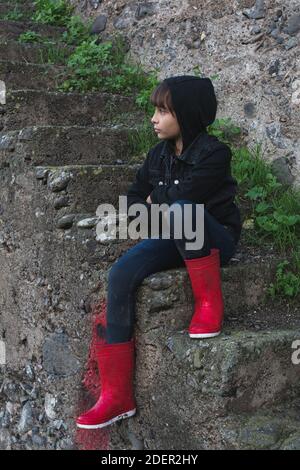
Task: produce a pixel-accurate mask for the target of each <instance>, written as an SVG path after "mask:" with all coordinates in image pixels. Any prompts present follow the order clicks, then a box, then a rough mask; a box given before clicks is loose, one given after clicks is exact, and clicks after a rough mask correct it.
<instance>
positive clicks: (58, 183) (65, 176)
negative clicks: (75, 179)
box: [48, 171, 71, 192]
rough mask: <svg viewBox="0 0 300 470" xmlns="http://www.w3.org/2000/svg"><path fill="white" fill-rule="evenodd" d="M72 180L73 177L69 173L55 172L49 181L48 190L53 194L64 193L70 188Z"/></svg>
mask: <svg viewBox="0 0 300 470" xmlns="http://www.w3.org/2000/svg"><path fill="white" fill-rule="evenodd" d="M70 179H71V175H70V173H69V172H67V171H62V172H57V171H56V172H53V173H51V174H50V176H49V179H48V188H49V189H50V191H53V192H58V191H62V190H63V189H65V188H66V187H67V186H68V183H69V181H70Z"/></svg>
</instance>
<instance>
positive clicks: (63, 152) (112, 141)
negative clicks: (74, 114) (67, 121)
mask: <svg viewBox="0 0 300 470" xmlns="http://www.w3.org/2000/svg"><path fill="white" fill-rule="evenodd" d="M138 132H139V128H138V127H135V128H128V127H124V126H121V125H120V126H118V125H116V126H115V127H105V126H103V127H80V126H61V127H59V126H47V127H27V128H24V129H22V130H21V131H10V132H2V133H0V161H1V162H2V165H9V164H11V163H12V160H13V158H14V159H18V160H19V161H23V162H24V161H26V162H31V164H33V165H35V166H41V165H70V164H89V165H97V164H120V163H137V158H138V157H137V156H135V155H134V154H133V152H132V144H131V142H132V139H134V137H135V136H136V134H137V133H138ZM143 159H144V156H140V160H141V161H142V160H143Z"/></svg>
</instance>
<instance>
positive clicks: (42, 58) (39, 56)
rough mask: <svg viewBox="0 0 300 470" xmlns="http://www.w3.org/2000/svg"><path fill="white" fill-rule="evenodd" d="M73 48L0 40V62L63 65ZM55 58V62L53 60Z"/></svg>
mask: <svg viewBox="0 0 300 470" xmlns="http://www.w3.org/2000/svg"><path fill="white" fill-rule="evenodd" d="M73 49H74V48H73V47H71V46H62V45H60V44H57V45H56V44H54V45H52V46H51V47H48V46H46V45H43V44H34V43H20V42H18V41H13V40H8V39H7V40H5V39H1V38H0V60H8V61H15V62H25V63H28V62H30V63H31V64H39V63H42V64H47V63H48V62H49V60H50V62H52V61H54V62H55V63H56V64H64V63H65V61H64V58H65V57H68V55H70V54H71V52H72V50H73ZM53 57H55V60H54V59H53Z"/></svg>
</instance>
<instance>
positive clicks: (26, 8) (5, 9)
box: [0, 2, 34, 19]
mask: <svg viewBox="0 0 300 470" xmlns="http://www.w3.org/2000/svg"><path fill="white" fill-rule="evenodd" d="M15 11H16V12H17V13H23V14H24V16H25V17H27V18H28V17H29V16H31V15H32V13H33V12H34V6H33V5H32V4H31V2H28V3H20V4H19V3H17V2H11V3H8V2H0V19H1V18H3V16H5V15H7V14H8V13H12V12H15Z"/></svg>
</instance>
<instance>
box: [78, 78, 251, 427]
mask: <svg viewBox="0 0 300 470" xmlns="http://www.w3.org/2000/svg"><path fill="white" fill-rule="evenodd" d="M151 103H152V104H153V105H154V106H155V113H154V115H153V117H152V119H151V122H152V124H153V126H154V130H155V132H156V133H157V136H158V138H159V139H160V140H161V142H159V143H158V144H157V145H155V146H154V147H153V148H151V149H150V150H149V151H148V154H147V157H146V159H145V161H144V163H143V165H142V166H141V168H140V169H139V170H138V171H137V174H136V178H135V181H134V183H133V184H132V185H131V186H130V188H129V190H128V193H127V204H128V208H129V207H130V206H131V205H132V204H134V203H137V202H138V203H141V204H143V205H144V206H145V207H146V208H147V211H148V213H149V214H150V208H151V204H153V203H155V204H163V203H165V204H167V207H168V211H166V212H165V214H166V215H167V216H168V219H167V220H168V223H169V229H170V237H169V239H163V238H161V236H159V237H158V238H147V239H144V240H142V241H140V242H138V243H137V244H136V245H135V246H133V247H132V248H130V249H129V250H128V251H127V252H126V253H125V254H123V255H122V256H121V257H120V258H119V259H118V260H117V261H116V262H115V263H114V264H113V265H112V267H111V269H110V272H109V277H108V293H107V311H106V327H105V331H104V337H105V341H104V344H103V342H102V343H100V342H99V344H98V346H97V363H98V368H99V374H100V377H101V394H100V397H99V399H98V401H97V403H96V404H95V405H94V406H93V408H91V409H90V410H89V411H87V412H86V413H84V414H82V415H81V416H79V417H78V418H77V421H76V422H77V426H78V427H80V428H85V429H96V428H102V427H104V426H108V425H109V424H111V423H113V422H115V421H117V420H119V419H123V418H128V417H130V416H133V415H134V414H135V412H136V402H135V398H134V391H133V376H134V364H135V360H134V359H135V343H134V337H133V329H134V319H135V292H136V290H137V288H138V286H139V285H140V284H141V283H142V281H143V280H144V279H145V277H147V276H149V275H150V274H153V273H156V272H159V271H163V270H166V269H171V268H175V267H180V266H183V267H184V266H185V267H186V269H187V271H188V274H189V277H190V281H191V286H192V290H193V294H194V300H195V306H194V313H193V316H192V319H191V322H190V325H189V328H188V334H189V336H190V337H191V338H198V339H201V338H210V337H214V336H217V335H219V334H220V332H221V328H222V323H223V297H222V288H221V272H220V267H221V266H224V265H226V264H227V263H228V261H229V260H230V259H231V257H232V256H233V255H234V253H235V251H236V248H237V244H238V241H239V238H240V233H241V227H242V223H241V217H240V211H239V208H238V207H237V206H236V204H235V203H234V198H235V194H236V192H237V182H236V180H235V179H234V178H233V177H232V176H231V157H232V155H231V150H230V148H229V146H227V145H226V144H224V143H222V142H220V141H219V140H218V139H217V138H216V137H214V136H211V135H209V134H208V133H207V130H206V128H207V126H209V125H210V124H212V123H213V122H214V120H215V117H216V112H217V100H216V96H215V92H214V88H213V85H212V82H211V80H210V79H209V78H199V77H195V76H190V75H183V76H175V77H169V78H167V79H165V80H163V81H162V82H161V83H160V84H159V85H158V86H157V87H156V89H155V90H154V91H153V93H152V95H151ZM197 204H203V205H204V224H203V227H202V228H203V235H204V242H203V245H202V247H201V248H200V249H187V248H186V241H187V239H186V238H185V236H184V234H185V231H184V230H182V234H183V235H182V237H181V238H177V237H176V238H175V236H174V233H175V217H174V214H175V212H176V211H175V210H174V209H176V208H177V209H178V208H180V209H181V210H180V211H179V213H180V214H181V215H180V217H181V219H180V223H181V224H182V225H183V221H184V222H185V223H186V220H188V222H189V223H191V225H192V226H193V230H194V231H195V228H196V206H197ZM187 208H189V209H190V211H188V212H187ZM186 212H187V213H188V216H189V217H187V219H186V218H185V216H184V214H185V213H186ZM177 214H178V212H177ZM149 219H150V217H149ZM176 222H178V219H177V221H176ZM198 228H199V227H198ZM160 235H161V232H160ZM190 241H191V240H189V242H190Z"/></svg>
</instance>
